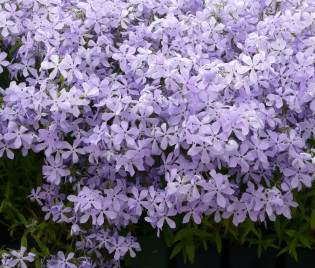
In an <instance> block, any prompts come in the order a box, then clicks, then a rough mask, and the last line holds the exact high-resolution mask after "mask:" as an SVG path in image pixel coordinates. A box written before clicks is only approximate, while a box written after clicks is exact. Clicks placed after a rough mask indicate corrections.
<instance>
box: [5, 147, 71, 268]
mask: <svg viewBox="0 0 315 268" xmlns="http://www.w3.org/2000/svg"><path fill="white" fill-rule="evenodd" d="M42 159H43V157H42V155H38V154H35V153H32V152H29V154H28V155H27V156H26V157H24V156H22V155H21V154H20V153H19V152H15V158H14V160H10V159H8V158H5V157H2V158H0V226H1V232H2V234H1V235H2V238H1V239H5V237H4V236H3V232H4V233H7V232H8V234H9V237H8V238H9V239H7V241H5V240H4V241H2V242H1V249H2V251H1V253H4V252H9V251H10V250H11V249H12V248H15V249H17V248H19V247H20V246H24V247H26V248H27V250H28V251H31V252H33V253H35V254H36V255H37V260H36V262H35V265H36V267H40V260H39V258H40V257H42V258H47V257H49V255H50V254H55V253H56V250H57V249H62V250H64V251H66V252H70V251H74V245H75V243H74V242H75V241H74V239H75V238H74V237H71V236H70V226H69V225H66V224H65V223H60V224H57V223H55V222H53V221H52V220H48V221H46V220H45V219H44V216H45V214H44V213H43V212H42V211H41V209H40V207H39V205H37V204H36V203H33V202H31V201H30V200H29V199H28V198H27V196H28V195H30V193H31V190H32V189H33V188H36V187H37V186H41V185H42V165H43V160H42Z"/></svg>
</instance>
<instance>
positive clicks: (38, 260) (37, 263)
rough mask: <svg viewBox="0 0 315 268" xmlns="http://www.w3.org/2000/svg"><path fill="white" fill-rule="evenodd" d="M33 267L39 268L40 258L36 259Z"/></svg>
mask: <svg viewBox="0 0 315 268" xmlns="http://www.w3.org/2000/svg"><path fill="white" fill-rule="evenodd" d="M35 267H36V268H41V263H40V258H38V259H37V260H36V261H35Z"/></svg>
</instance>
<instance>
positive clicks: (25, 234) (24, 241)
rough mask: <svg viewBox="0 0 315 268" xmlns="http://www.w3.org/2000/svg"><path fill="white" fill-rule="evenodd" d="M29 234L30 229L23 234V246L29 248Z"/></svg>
mask: <svg viewBox="0 0 315 268" xmlns="http://www.w3.org/2000/svg"><path fill="white" fill-rule="evenodd" d="M27 234H28V231H25V233H24V234H23V236H22V239H21V247H26V248H27Z"/></svg>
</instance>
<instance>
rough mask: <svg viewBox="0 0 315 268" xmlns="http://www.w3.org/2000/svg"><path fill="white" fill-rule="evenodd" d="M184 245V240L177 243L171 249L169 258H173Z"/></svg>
mask: <svg viewBox="0 0 315 268" xmlns="http://www.w3.org/2000/svg"><path fill="white" fill-rule="evenodd" d="M183 247H184V242H180V243H178V244H177V245H176V246H175V247H174V249H173V250H172V253H171V257H170V259H173V258H174V257H175V256H176V255H177V254H178V253H179V252H180V251H181V250H182V249H183Z"/></svg>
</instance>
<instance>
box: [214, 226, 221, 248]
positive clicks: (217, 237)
mask: <svg viewBox="0 0 315 268" xmlns="http://www.w3.org/2000/svg"><path fill="white" fill-rule="evenodd" d="M215 242H216V244H217V250H218V252H219V253H220V252H221V250H222V240H221V236H220V233H219V231H218V230H217V229H216V230H215Z"/></svg>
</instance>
